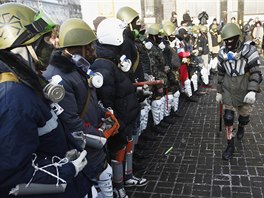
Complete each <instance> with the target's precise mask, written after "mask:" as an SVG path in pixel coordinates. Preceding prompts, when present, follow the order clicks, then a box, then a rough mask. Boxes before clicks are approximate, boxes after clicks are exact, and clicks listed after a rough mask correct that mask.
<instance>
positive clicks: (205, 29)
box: [200, 25, 208, 33]
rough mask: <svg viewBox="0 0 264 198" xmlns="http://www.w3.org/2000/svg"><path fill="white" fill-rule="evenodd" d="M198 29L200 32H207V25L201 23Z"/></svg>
mask: <svg viewBox="0 0 264 198" xmlns="http://www.w3.org/2000/svg"><path fill="white" fill-rule="evenodd" d="M200 31H201V32H205V33H207V32H208V28H207V26H205V25H201V26H200Z"/></svg>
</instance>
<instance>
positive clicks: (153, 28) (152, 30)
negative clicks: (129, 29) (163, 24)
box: [147, 23, 160, 35]
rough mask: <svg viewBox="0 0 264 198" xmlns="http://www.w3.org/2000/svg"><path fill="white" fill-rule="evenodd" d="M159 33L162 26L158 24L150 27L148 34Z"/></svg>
mask: <svg viewBox="0 0 264 198" xmlns="http://www.w3.org/2000/svg"><path fill="white" fill-rule="evenodd" d="M159 31H160V25H159V24H157V23H154V24H152V25H150V26H149V28H148V29H147V32H148V34H151V35H158V34H159Z"/></svg>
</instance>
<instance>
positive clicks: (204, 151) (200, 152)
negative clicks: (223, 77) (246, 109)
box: [126, 68, 264, 198]
mask: <svg viewBox="0 0 264 198" xmlns="http://www.w3.org/2000/svg"><path fill="white" fill-rule="evenodd" d="M262 73H263V74H264V68H262ZM213 81H214V83H213V86H212V87H211V88H202V90H201V91H202V92H204V93H205V94H204V95H202V96H199V101H198V102H197V103H193V102H192V103H187V102H185V101H181V107H180V108H181V113H183V114H184V116H183V117H180V118H176V121H175V123H174V124H172V125H170V126H169V127H168V129H166V130H167V132H166V134H165V135H164V136H160V137H159V139H158V140H157V141H152V142H146V143H145V144H146V145H148V147H149V148H150V149H151V152H150V153H151V158H150V159H149V160H147V161H145V163H146V164H147V167H148V168H147V169H146V171H145V172H143V173H138V174H139V175H140V176H143V177H145V178H147V179H148V180H149V183H148V184H147V185H146V186H144V187H135V188H127V189H126V191H127V193H128V195H129V197H130V198H178V197H239V198H248V197H253V198H262V197H264V166H263V164H264V91H263V92H262V93H260V94H258V96H257V102H256V103H255V105H254V111H253V112H252V116H251V119H250V123H249V125H247V126H246V128H245V129H246V132H245V136H244V138H243V140H242V142H238V141H237V140H235V146H236V150H235V154H234V157H233V159H232V160H231V161H230V162H228V161H223V160H222V159H221V155H222V151H223V150H224V149H225V148H226V140H225V133H224V131H222V132H219V105H218V104H217V103H216V101H215V95H216V89H215V81H216V77H214V79H213ZM261 87H262V90H264V83H263V82H262V84H261ZM236 118H237V117H236ZM236 120H237V119H236ZM236 124H237V123H236ZM223 130H224V128H223ZM171 146H173V150H171V151H170V152H169V154H167V155H165V154H164V153H165V152H166V151H167V150H168V149H169V148H170V147H171Z"/></svg>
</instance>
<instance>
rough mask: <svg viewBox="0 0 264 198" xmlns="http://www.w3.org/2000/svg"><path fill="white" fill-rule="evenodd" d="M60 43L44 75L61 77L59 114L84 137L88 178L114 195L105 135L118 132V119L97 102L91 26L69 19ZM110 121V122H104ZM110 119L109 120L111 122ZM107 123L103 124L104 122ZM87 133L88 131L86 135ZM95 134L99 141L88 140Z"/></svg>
mask: <svg viewBox="0 0 264 198" xmlns="http://www.w3.org/2000/svg"><path fill="white" fill-rule="evenodd" d="M59 38H60V39H59V46H60V49H58V50H56V51H55V53H54V54H53V56H52V59H51V61H50V65H49V66H48V67H47V70H46V71H45V72H44V73H43V75H44V76H45V77H46V78H47V79H51V78H52V76H54V75H60V76H61V77H62V85H63V86H64V88H65V92H66V93H65V97H64V99H63V100H62V101H60V102H59V105H60V106H61V107H62V108H63V109H64V111H63V112H62V114H61V118H62V119H63V121H64V123H65V124H66V126H67V127H68V128H69V130H70V131H71V133H72V134H73V135H74V136H75V137H76V139H79V140H80V141H81V140H83V142H84V143H86V144H84V145H82V146H83V147H84V148H85V150H86V151H87V160H88V161H89V164H88V165H87V168H86V169H85V170H84V171H86V172H87V174H88V177H89V179H90V180H91V181H94V182H95V183H96V184H97V185H98V187H99V188H100V191H101V192H100V193H101V194H102V195H103V197H109V198H110V197H113V189H112V181H111V176H112V168H111V166H110V165H109V164H108V163H107V153H106V148H105V146H104V145H100V144H104V141H105V138H106V139H107V138H109V137H110V136H112V135H115V134H116V133H117V130H118V128H119V123H118V121H117V120H116V118H115V116H114V115H113V114H112V113H111V112H110V111H109V110H107V109H105V108H102V107H100V106H99V105H98V100H97V96H96V88H100V87H101V86H102V84H103V77H102V75H101V74H100V73H93V72H92V71H91V68H90V63H92V62H93V60H94V59H95V57H94V56H95V49H94V47H93V46H94V43H93V42H94V41H95V40H96V39H97V38H96V36H95V34H94V32H93V30H92V29H91V28H90V27H89V26H88V25H87V24H86V23H85V22H84V21H83V20H81V19H68V20H66V21H65V22H64V23H63V24H62V25H61V27H60V31H59ZM108 121H110V123H107V122H108ZM111 122H112V123H111ZM106 124H107V125H109V126H107V127H104V126H105V125H106ZM87 135H90V136H89V137H88V138H87ZM93 136H95V137H97V138H98V139H99V140H101V142H100V141H98V144H99V145H94V144H92V143H91V140H92V139H91V138H92V137H93Z"/></svg>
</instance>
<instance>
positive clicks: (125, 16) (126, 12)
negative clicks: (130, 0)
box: [116, 6, 139, 24]
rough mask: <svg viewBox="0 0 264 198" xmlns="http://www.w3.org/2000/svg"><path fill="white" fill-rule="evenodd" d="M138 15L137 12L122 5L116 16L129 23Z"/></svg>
mask: <svg viewBox="0 0 264 198" xmlns="http://www.w3.org/2000/svg"><path fill="white" fill-rule="evenodd" d="M137 16H139V15H138V13H137V12H136V11H135V10H134V9H132V8H130V7H127V6H125V7H122V8H120V9H119V10H118V11H117V14H116V18H118V19H120V20H121V21H124V22H126V23H127V24H129V23H131V22H132V21H133V20H134V19H135V18H136V17H137Z"/></svg>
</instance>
